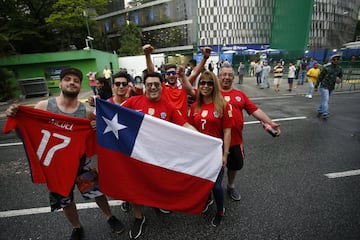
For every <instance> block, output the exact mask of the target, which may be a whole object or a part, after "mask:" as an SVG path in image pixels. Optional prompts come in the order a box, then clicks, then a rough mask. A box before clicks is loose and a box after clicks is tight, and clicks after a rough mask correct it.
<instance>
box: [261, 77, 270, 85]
mask: <svg viewBox="0 0 360 240" xmlns="http://www.w3.org/2000/svg"><path fill="white" fill-rule="evenodd" d="M265 85H266V87H267V88H269V87H270V81H269V76H268V75H267V76H265V74H262V75H261V87H262V88H265Z"/></svg>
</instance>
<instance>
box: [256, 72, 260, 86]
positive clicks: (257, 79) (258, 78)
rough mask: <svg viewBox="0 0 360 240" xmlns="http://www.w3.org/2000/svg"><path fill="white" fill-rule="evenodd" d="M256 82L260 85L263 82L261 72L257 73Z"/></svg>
mask: <svg viewBox="0 0 360 240" xmlns="http://www.w3.org/2000/svg"><path fill="white" fill-rule="evenodd" d="M255 76H256V83H257V84H258V85H259V84H260V83H261V72H257V73H255Z"/></svg>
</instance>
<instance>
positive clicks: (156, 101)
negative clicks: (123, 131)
mask: <svg viewBox="0 0 360 240" xmlns="http://www.w3.org/2000/svg"><path fill="white" fill-rule="evenodd" d="M161 78H162V77H161V74H160V73H157V72H149V73H147V74H146V75H145V78H144V82H145V95H140V96H134V97H131V98H129V99H127V100H126V101H124V102H123V103H122V106H124V107H127V108H130V109H134V110H136V111H140V112H142V113H145V114H148V115H151V116H153V117H157V118H160V119H163V120H165V121H169V122H172V123H175V124H177V125H180V126H184V127H187V128H190V129H193V130H195V128H194V127H193V126H192V125H190V124H189V123H187V122H186V120H185V119H184V118H183V116H181V113H180V112H179V111H178V110H177V109H176V108H175V107H174V105H173V104H171V103H170V102H169V101H168V100H167V99H165V98H164V96H163V95H162V90H163V85H162V84H161ZM195 131H196V130H195ZM133 209H134V216H135V221H134V223H133V225H132V227H131V229H130V232H129V236H130V238H131V239H137V238H138V237H139V236H140V235H141V233H142V228H143V225H144V223H145V216H144V215H143V213H142V205H139V204H133ZM163 211H164V210H163ZM165 211H166V210H165Z"/></svg>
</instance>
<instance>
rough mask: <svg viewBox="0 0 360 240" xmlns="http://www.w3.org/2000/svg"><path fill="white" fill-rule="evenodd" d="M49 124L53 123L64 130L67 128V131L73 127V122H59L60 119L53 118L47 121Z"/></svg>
mask: <svg viewBox="0 0 360 240" xmlns="http://www.w3.org/2000/svg"><path fill="white" fill-rule="evenodd" d="M49 123H50V124H52V125H54V126H57V127H59V128H62V129H65V130H68V131H72V130H73V127H74V124H73V123H69V122H60V121H57V120H55V119H53V118H52V119H50V121H49Z"/></svg>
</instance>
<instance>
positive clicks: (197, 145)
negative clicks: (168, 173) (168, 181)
mask: <svg viewBox="0 0 360 240" xmlns="http://www.w3.org/2000/svg"><path fill="white" fill-rule="evenodd" d="M131 157H132V158H135V159H137V160H140V161H143V162H146V163H149V164H152V165H155V166H160V167H163V168H167V169H170V170H173V171H177V172H181V173H185V174H189V175H193V176H196V177H200V178H204V179H208V180H211V181H213V182H215V180H216V177H217V174H218V172H219V170H220V168H221V165H222V140H220V139H217V138H214V137H210V136H208V135H205V134H202V133H199V132H196V131H194V130H191V129H187V128H185V127H182V126H178V125H175V124H172V123H169V122H166V121H164V120H161V119H157V118H154V117H151V116H149V115H145V116H144V120H143V122H142V124H141V127H140V130H139V133H138V136H137V138H136V141H135V145H134V149H133V152H132V154H131Z"/></svg>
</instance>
